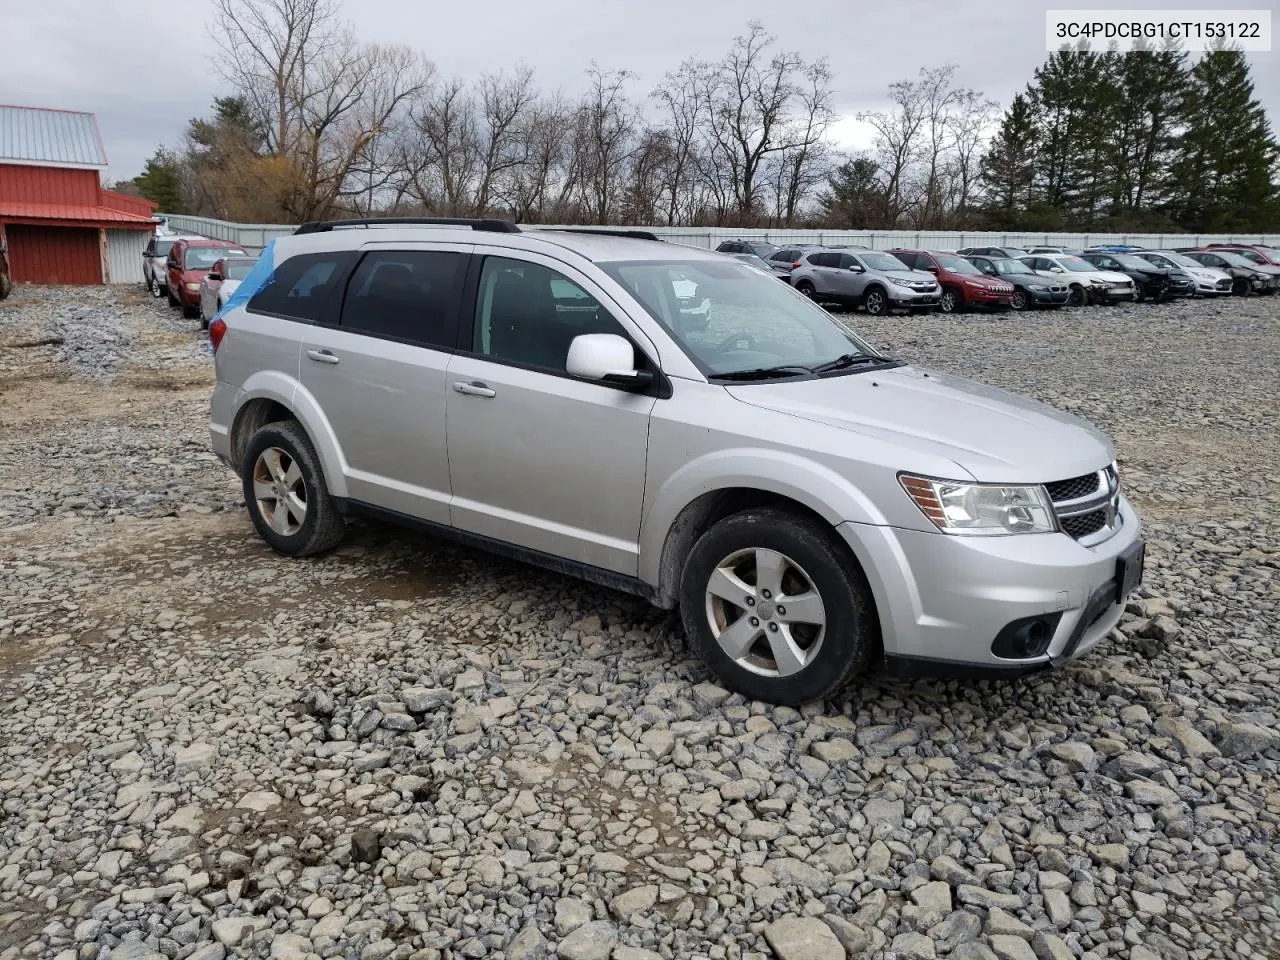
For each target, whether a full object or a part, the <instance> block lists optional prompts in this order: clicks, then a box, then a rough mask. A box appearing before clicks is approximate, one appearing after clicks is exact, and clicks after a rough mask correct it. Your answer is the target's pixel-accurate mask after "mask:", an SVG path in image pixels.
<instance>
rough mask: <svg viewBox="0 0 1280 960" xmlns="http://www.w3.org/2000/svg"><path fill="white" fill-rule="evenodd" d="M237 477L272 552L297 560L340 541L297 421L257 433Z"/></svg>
mask: <svg viewBox="0 0 1280 960" xmlns="http://www.w3.org/2000/svg"><path fill="white" fill-rule="evenodd" d="M240 478H241V481H242V483H243V486H244V502H245V505H246V506H247V507H248V508H249V517H250V518H251V519H252V520H253V525H254V526H255V527H256V528H257V530H258V533H259V534H260V535H261V537H262V539H263V540H265V541H267V543H268V544H270V545H271V547H272V549H274V550H276V551H278V552H279V553H283V554H286V555H288V556H295V557H302V556H308V555H309V554H313V553H322V552H324V551H325V550H329V549H332V548H333V547H335V546H337V545H338V543H339V541H341V540H342V536H343V534H344V533H345V531H346V523H345V522H344V521H343V519H342V514H340V513H339V512H338V507H337V505H336V504H335V503H334V502H333V498H332V497H331V496H329V488H328V487H327V486H326V485H325V482H324V472H323V471H322V470H321V469H320V458H319V457H318V456H317V455H316V451H315V447H313V446H312V445H311V440H310V439H309V438H308V437H307V434H306V432H305V431H304V430H303V429H302V427H301V426H300V425H299V424H298V423H297V422H296V421H293V420H284V421H278V422H274V423H268V424H266V425H265V426H263V427H261V428H259V430H258V432H257V433H255V434H254V435H253V436H252V437H251V438H250V440H249V445H248V447H247V448H246V449H245V453H244V459H243V461H241V465H240Z"/></svg>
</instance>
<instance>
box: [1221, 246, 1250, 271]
mask: <svg viewBox="0 0 1280 960" xmlns="http://www.w3.org/2000/svg"><path fill="white" fill-rule="evenodd" d="M1213 255H1214V256H1215V257H1221V258H1222V259H1223V260H1225V261H1227V263H1229V264H1231V266H1233V267H1247V268H1249V269H1250V270H1252V269H1253V268H1254V267H1256V266H1257V264H1256V263H1252V262H1250V261H1249V260H1246V259H1245V258H1244V257H1242V256H1240V255H1239V254H1238V253H1233V252H1232V251H1230V250H1214V251H1213Z"/></svg>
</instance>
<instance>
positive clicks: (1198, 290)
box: [1136, 250, 1231, 297]
mask: <svg viewBox="0 0 1280 960" xmlns="http://www.w3.org/2000/svg"><path fill="white" fill-rule="evenodd" d="M1136 256H1139V257H1141V258H1142V259H1143V260H1147V261H1150V262H1151V263H1154V264H1155V265H1156V266H1157V267H1167V268H1168V269H1170V270H1181V271H1182V272H1183V273H1185V274H1187V276H1189V277H1191V281H1192V282H1193V283H1194V284H1195V294H1196V296H1198V297H1218V296H1222V295H1223V294H1229V293H1231V275H1230V274H1229V273H1227V272H1226V271H1225V270H1219V269H1217V268H1216V267H1206V266H1205V265H1204V264H1202V263H1197V262H1196V261H1194V260H1192V259H1191V258H1190V257H1188V256H1186V255H1185V254H1181V253H1176V252H1174V251H1173V250H1143V251H1142V252H1141V253H1139V254H1136Z"/></svg>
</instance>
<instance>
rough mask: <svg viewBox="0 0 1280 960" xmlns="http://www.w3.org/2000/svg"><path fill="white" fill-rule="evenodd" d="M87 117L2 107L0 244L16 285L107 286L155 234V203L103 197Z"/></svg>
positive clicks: (97, 143)
mask: <svg viewBox="0 0 1280 960" xmlns="http://www.w3.org/2000/svg"><path fill="white" fill-rule="evenodd" d="M106 166H107V154H106V151H105V150H104V149H103V146H102V137H101V136H100V135H99V133H98V121H97V119H96V118H95V117H94V115H93V114H92V113H76V112H73V111H69V110H47V109H43V108H37V107H12V106H4V105H0V244H5V245H7V247H8V250H9V264H10V269H11V272H12V274H13V280H14V282H15V283H111V282H113V281H114V282H121V281H125V280H130V281H131V280H135V279H137V278H136V277H134V276H132V275H130V276H127V277H126V276H119V277H113V276H112V272H113V271H112V267H113V265H114V266H115V268H116V269H115V272H116V273H122V272H123V265H124V264H126V263H129V262H130V258H128V257H127V255H126V254H127V253H130V252H132V250H133V249H134V248H135V247H137V246H138V245H139V243H141V244H145V243H146V240H145V238H146V236H148V235H149V234H150V233H151V232H152V231H154V229H155V221H154V219H153V218H152V212H153V211H154V210H155V204H153V203H151V202H150V201H149V200H143V199H142V198H141V197H129V196H125V195H124V194H120V193H116V192H114V191H112V190H106V189H104V188H103V187H102V184H101V182H100V181H99V176H100V173H101V171H102V170H103V169H104V168H105V167H106Z"/></svg>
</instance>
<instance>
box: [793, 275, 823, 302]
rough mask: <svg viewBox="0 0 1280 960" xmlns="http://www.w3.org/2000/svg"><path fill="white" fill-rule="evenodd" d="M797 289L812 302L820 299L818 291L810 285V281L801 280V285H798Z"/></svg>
mask: <svg viewBox="0 0 1280 960" xmlns="http://www.w3.org/2000/svg"><path fill="white" fill-rule="evenodd" d="M796 289H797V290H798V291H800V292H801V293H803V294H804V295H805V296H806V297H808V298H809V299H810V300H817V299H818V291H817V290H816V289H814V286H813V284H812V283H810V282H809V281H808V280H801V281H800V282H799V283H797V284H796Z"/></svg>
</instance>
